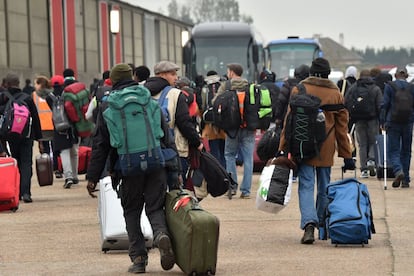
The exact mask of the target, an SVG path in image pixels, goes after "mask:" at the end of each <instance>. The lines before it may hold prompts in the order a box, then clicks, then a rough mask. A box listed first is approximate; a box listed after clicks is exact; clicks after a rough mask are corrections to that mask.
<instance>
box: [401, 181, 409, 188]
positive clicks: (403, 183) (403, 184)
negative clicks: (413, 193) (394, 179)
mask: <svg viewBox="0 0 414 276" xmlns="http://www.w3.org/2000/svg"><path fill="white" fill-rule="evenodd" d="M401 188H410V182H408V181H402V182H401Z"/></svg>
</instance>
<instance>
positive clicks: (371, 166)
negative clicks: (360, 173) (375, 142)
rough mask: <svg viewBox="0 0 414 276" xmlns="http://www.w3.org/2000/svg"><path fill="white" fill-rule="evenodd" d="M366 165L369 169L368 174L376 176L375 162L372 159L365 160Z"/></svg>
mask: <svg viewBox="0 0 414 276" xmlns="http://www.w3.org/2000/svg"><path fill="white" fill-rule="evenodd" d="M367 167H368V170H369V176H376V175H377V172H376V170H375V162H374V161H373V160H369V161H368V162H367Z"/></svg>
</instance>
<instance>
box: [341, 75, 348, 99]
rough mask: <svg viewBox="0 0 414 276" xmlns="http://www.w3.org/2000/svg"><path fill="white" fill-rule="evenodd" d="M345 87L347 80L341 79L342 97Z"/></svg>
mask: <svg viewBox="0 0 414 276" xmlns="http://www.w3.org/2000/svg"><path fill="white" fill-rule="evenodd" d="M347 85H348V80H347V79H343V80H342V87H341V94H342V96H343V95H344V94H345V91H346V87H347Z"/></svg>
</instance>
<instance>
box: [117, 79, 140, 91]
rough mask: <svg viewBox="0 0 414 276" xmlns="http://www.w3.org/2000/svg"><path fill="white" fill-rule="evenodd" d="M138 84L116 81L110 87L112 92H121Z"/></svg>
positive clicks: (132, 81) (129, 81) (128, 81)
mask: <svg viewBox="0 0 414 276" xmlns="http://www.w3.org/2000/svg"><path fill="white" fill-rule="evenodd" d="M137 84H138V83H137V82H136V81H134V80H121V81H118V82H117V83H116V84H115V85H114V86H112V90H122V89H124V88H125V87H128V86H133V85H137Z"/></svg>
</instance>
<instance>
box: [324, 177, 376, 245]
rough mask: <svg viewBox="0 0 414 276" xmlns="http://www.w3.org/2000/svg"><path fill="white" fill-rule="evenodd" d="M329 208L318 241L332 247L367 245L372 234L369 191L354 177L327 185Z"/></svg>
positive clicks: (372, 225) (373, 230)
mask: <svg viewBox="0 0 414 276" xmlns="http://www.w3.org/2000/svg"><path fill="white" fill-rule="evenodd" d="M327 196H328V202H329V203H328V206H327V208H326V212H325V220H324V223H325V224H324V225H322V226H321V227H320V231H319V233H320V238H321V239H325V240H326V239H328V238H330V239H331V242H332V243H333V244H362V245H364V244H368V240H369V239H371V233H373V234H374V233H375V226H374V220H373V216H372V207H371V201H370V196H369V193H368V188H367V186H366V185H365V184H363V183H361V182H359V181H358V180H356V179H354V178H349V179H345V180H339V181H336V182H333V183H330V184H329V185H328V186H327Z"/></svg>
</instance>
